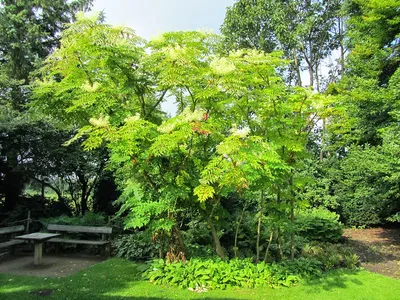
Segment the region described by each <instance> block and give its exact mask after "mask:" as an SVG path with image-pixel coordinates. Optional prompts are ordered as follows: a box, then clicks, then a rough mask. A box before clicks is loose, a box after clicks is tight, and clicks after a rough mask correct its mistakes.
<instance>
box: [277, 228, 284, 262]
mask: <svg viewBox="0 0 400 300" xmlns="http://www.w3.org/2000/svg"><path fill="white" fill-rule="evenodd" d="M277 238H278V249H279V255H280V258H281V260H282V259H283V247H282V235H281V227H280V226H278V229H277Z"/></svg>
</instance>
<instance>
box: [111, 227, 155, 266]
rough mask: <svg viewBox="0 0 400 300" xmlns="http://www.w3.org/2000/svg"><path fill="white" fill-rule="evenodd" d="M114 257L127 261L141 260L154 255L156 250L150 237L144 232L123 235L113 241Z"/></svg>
mask: <svg viewBox="0 0 400 300" xmlns="http://www.w3.org/2000/svg"><path fill="white" fill-rule="evenodd" d="M114 246H115V248H116V257H122V258H125V259H129V260H143V259H146V258H149V257H151V256H152V255H154V251H155V250H157V249H156V247H155V246H154V243H153V241H152V240H151V236H150V235H149V233H148V232H146V231H138V232H135V233H130V234H123V235H120V236H119V237H117V238H116V239H115V240H114Z"/></svg>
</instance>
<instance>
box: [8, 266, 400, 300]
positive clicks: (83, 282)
mask: <svg viewBox="0 0 400 300" xmlns="http://www.w3.org/2000/svg"><path fill="white" fill-rule="evenodd" d="M137 266H138V265H137V264H135V263H134V262H130V261H127V260H123V259H118V258H112V259H109V260H107V261H105V262H102V263H99V264H96V265H94V266H92V267H90V268H88V269H85V270H82V271H80V272H79V273H77V274H74V275H71V276H68V277H60V278H43V277H33V276H17V275H10V274H0V299H2V300H8V299H17V300H19V299H21V300H24V299H43V296H40V295H37V294H34V293H32V292H35V291H39V290H46V289H49V290H53V291H54V292H53V293H52V294H51V295H49V296H46V297H45V298H46V299H91V300H95V299H100V300H102V299H111V300H113V299H144V300H156V299H185V300H189V299H229V300H235V299H285V300H286V299H307V300H309V299H311V300H312V299H318V300H319V299H345V300H349V299H357V300H359V299H366V300H367V299H368V300H371V299H377V300H378V299H382V300H387V299H393V300H397V299H400V281H399V280H396V279H393V278H389V277H385V276H382V275H379V274H375V273H371V272H367V271H364V270H336V271H332V272H329V273H326V274H325V275H324V276H322V277H321V278H319V279H314V280H310V281H302V282H301V283H299V284H298V285H296V286H293V287H290V288H285V287H281V288H275V289H272V288H257V289H244V288H235V289H230V290H224V291H221V290H215V291H208V292H206V293H195V292H190V291H188V290H182V289H179V288H175V287H162V286H155V285H153V284H151V283H149V282H146V281H143V280H142V279H140V277H139V276H138V270H137Z"/></svg>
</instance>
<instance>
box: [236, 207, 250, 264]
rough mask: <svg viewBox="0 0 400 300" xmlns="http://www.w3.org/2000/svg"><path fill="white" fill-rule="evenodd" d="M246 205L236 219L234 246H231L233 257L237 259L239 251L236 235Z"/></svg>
mask: <svg viewBox="0 0 400 300" xmlns="http://www.w3.org/2000/svg"><path fill="white" fill-rule="evenodd" d="M246 203H247V201H246ZM246 203H245V204H244V205H243V209H242V213H241V214H240V217H239V218H238V220H237V222H236V230H235V242H234V245H233V253H234V256H235V257H237V251H238V250H239V248H238V235H239V229H240V225H241V223H242V220H243V217H244V212H245V211H246V207H247V205H246Z"/></svg>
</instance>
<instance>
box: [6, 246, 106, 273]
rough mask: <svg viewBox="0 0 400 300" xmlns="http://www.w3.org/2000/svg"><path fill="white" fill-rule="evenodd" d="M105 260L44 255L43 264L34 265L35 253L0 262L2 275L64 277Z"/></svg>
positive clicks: (18, 255)
mask: <svg viewBox="0 0 400 300" xmlns="http://www.w3.org/2000/svg"><path fill="white" fill-rule="evenodd" d="M104 259H105V258H103V257H101V256H94V255H85V254H76V253H71V254H60V255H54V254H49V253H43V257H42V264H41V265H39V266H35V265H34V264H33V252H32V253H30V252H22V251H20V252H18V253H16V254H15V255H14V257H11V256H9V255H7V256H4V257H2V258H1V260H0V273H9V274H16V275H32V276H40V277H63V276H68V275H71V274H74V273H76V272H78V271H80V270H82V269H85V268H87V267H89V266H92V265H94V264H97V263H98V262H101V261H103V260H104Z"/></svg>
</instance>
